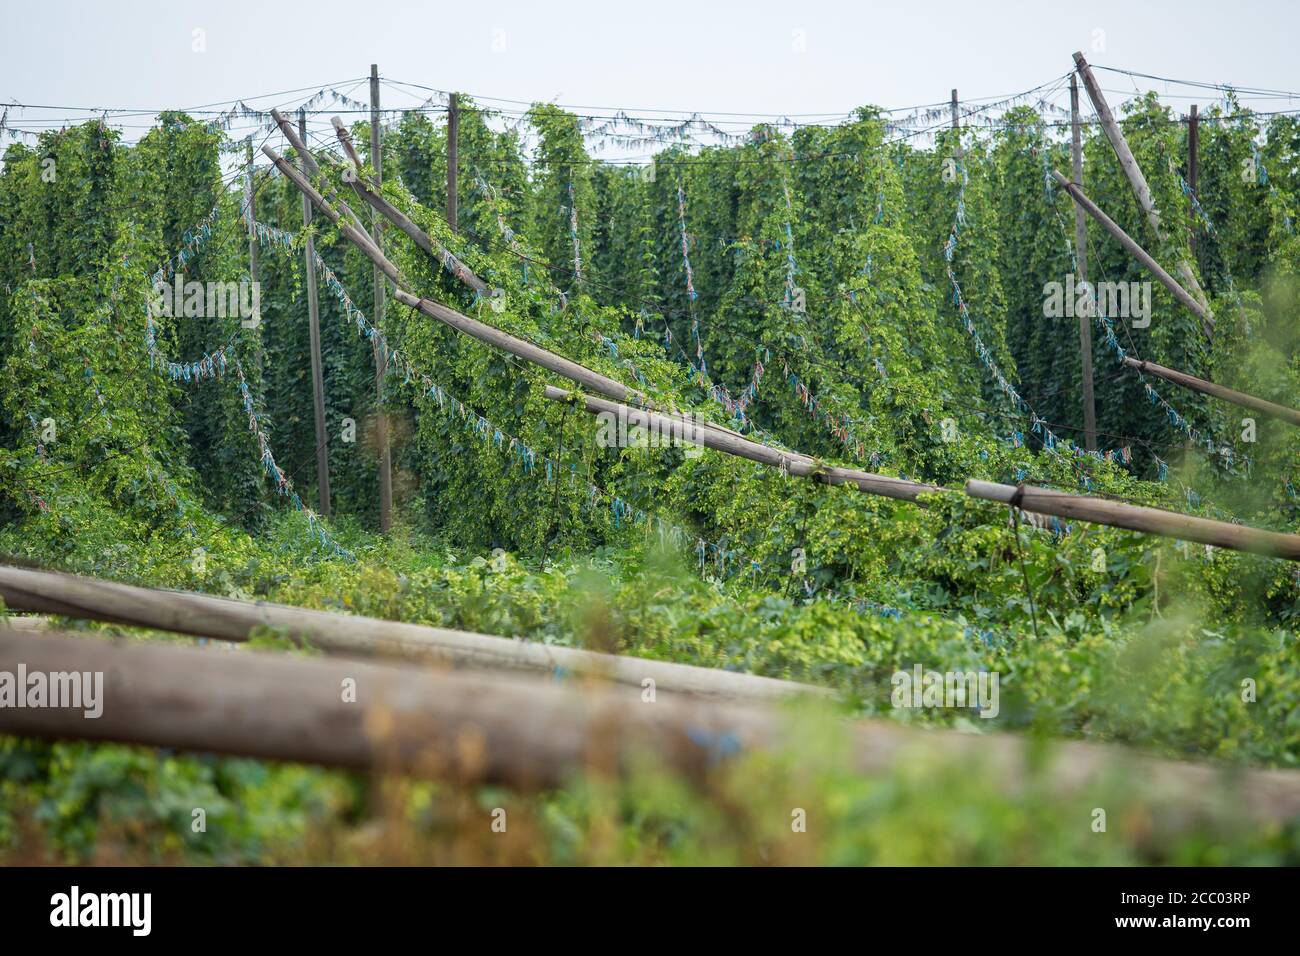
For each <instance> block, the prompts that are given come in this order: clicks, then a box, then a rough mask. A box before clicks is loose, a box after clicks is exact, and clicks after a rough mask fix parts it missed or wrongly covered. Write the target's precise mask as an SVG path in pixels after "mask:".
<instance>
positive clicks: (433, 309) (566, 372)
mask: <svg viewBox="0 0 1300 956" xmlns="http://www.w3.org/2000/svg"><path fill="white" fill-rule="evenodd" d="M262 152H263V153H265V154H266V156H267V158H269V159H270V160H271V161H272V162H273V163H275V165H276V168H277V169H279V170H280V172H281V173H283V174H284V175H285V176H286V177H287V178H288V179H289V180H290V181H292V182H293V184H294V185H295V186H297V187H298V189H299V190H301V191H302V193H303V195H304V196H306V197H308V198H309V199H310V200H311V202H312V203H313V204H315V206H316V208H317V209H319V210H320V211H321V212H322V213H323V214H324V215H325V216H326V217H327V218H329V219H330V221H331V222H333V223H334V224H335V225H336V226H337V227H338V229H339V231H340V232H341V233H343V235H344V236H345V237H346V238H347V239H348V240H350V241H351V242H352V243H353V244H355V245H356V246H357V248H358V249H360V250H361V251H362V252H363V253H364V254H365V255H366V256H367V257H368V258H370V260H371V261H372V262H373V263H374V264H375V265H377V266H378V267H379V269H380V270H381V271H382V272H383V273H384V274H385V275H386V276H388V278H389V279H391V280H392V282H393V284H394V285H395V286H396V288H395V289H394V291H393V298H395V299H396V300H397V301H399V302H401V303H402V304H403V305H406V306H410V307H411V308H412V309H417V310H419V311H420V312H422V313H424V314H425V315H427V316H429V318H431V319H437V320H438V321H439V322H441V323H443V324H444V325H447V326H450V327H451V328H453V329H455V330H456V331H458V332H464V333H465V334H466V335H468V336H470V337H472V338H476V339H478V340H479V341H480V342H485V343H487V344H488V345H492V346H495V347H496V348H499V349H501V350H502V351H505V352H509V353H511V354H512V355H515V356H517V357H519V358H522V359H524V360H525V361H528V362H532V363H533V364H535V365H539V366H541V367H542V368H546V369H549V370H550V371H552V372H555V373H556V374H558V375H563V376H564V377H565V378H567V379H569V380H570V381H573V382H576V383H578V384H580V385H583V386H585V387H587V388H590V389H591V390H592V391H594V392H599V393H600V394H602V395H609V396H610V397H611V398H617V399H619V400H620V401H624V400H627V399H629V398H636V399H638V400H641V401H645V400H646V396H645V395H644V393H642V392H639V391H637V390H636V389H632V388H629V387H628V386H626V385H624V384H623V383H622V382H619V381H616V380H615V379H612V378H609V377H608V376H605V375H601V374H600V373H599V372H594V371H592V370H591V369H589V368H587V367H585V366H583V365H579V364H578V363H577V362H573V361H570V360H569V359H566V358H564V357H562V356H559V355H556V354H555V353H554V352H549V351H547V350H546V349H544V348H541V347H540V346H537V345H533V344H532V343H531V342H525V341H524V340H523V339H519V338H516V337H515V336H513V335H510V334H509V333H508V332H502V331H501V330H500V329H497V328H494V327H492V326H490V325H486V324H484V323H482V322H479V321H477V320H476V319H471V318H470V317H469V316H467V315H462V314H461V313H460V312H457V311H456V310H455V309H452V308H448V307H447V306H445V305H442V304H440V303H438V302H434V301H432V300H430V299H422V298H418V297H417V296H414V295H411V294H410V293H409V292H407V291H406V290H404V289H403V288H402V287H401V285H400V284H399V283H400V282H401V279H400V276H399V275H398V272H397V267H396V266H394V265H393V264H392V262H390V261H389V260H388V259H387V258H386V257H385V256H384V255H383V254H382V253H379V252H377V251H376V250H375V249H374V248H373V247H371V246H368V245H367V244H366V243H365V241H364V239H362V237H361V236H360V235H359V234H358V233H357V231H356V230H355V229H353V228H352V227H351V226H349V225H348V224H347V223H346V222H342V221H340V218H339V214H338V212H337V211H336V210H335V209H334V208H333V207H332V206H330V204H329V203H328V202H327V201H326V200H325V198H324V197H323V196H321V194H320V193H319V192H317V191H316V190H315V189H314V188H313V187H312V185H311V183H309V182H307V180H306V179H304V178H303V176H302V175H301V174H300V173H299V172H298V171H297V170H296V169H294V168H293V166H292V165H290V164H289V163H287V162H286V161H285V159H284V157H282V156H281V155H280V154H279V153H277V152H276V151H275V150H274V149H272V148H271V147H270V146H263V147H262Z"/></svg>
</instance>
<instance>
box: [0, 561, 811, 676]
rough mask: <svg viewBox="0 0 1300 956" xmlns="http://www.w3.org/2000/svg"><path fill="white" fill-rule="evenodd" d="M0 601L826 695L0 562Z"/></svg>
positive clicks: (121, 620) (352, 651)
mask: <svg viewBox="0 0 1300 956" xmlns="http://www.w3.org/2000/svg"><path fill="white" fill-rule="evenodd" d="M0 597H2V598H4V603H5V606H6V607H8V608H10V609H11V610H24V611H35V612H39V613H43V614H58V615H62V616H65V617H75V618H88V619H90V620H95V621H104V622H107V623H111V624H126V625H130V626H133V627H147V628H153V629H155V630H161V631H173V632H176V633H180V634H192V635H194V636H197V637H214V638H219V639H221V640H227V641H239V642H243V641H246V640H248V639H249V637H250V636H251V634H252V632H253V631H254V630H256V629H257V628H261V627H267V628H272V629H274V630H275V631H277V632H280V633H283V634H285V635H286V636H288V637H289V638H291V639H292V640H294V641H296V642H297V643H299V644H302V645H304V646H308V647H314V648H319V649H320V650H323V651H326V652H327V653H331V654H342V655H351V656H357V655H360V656H365V657H371V656H374V657H384V658H393V659H397V660H404V661H411V662H419V663H425V664H436V665H440V666H444V667H469V668H491V669H498V670H515V671H528V672H532V673H540V674H549V675H552V676H563V675H566V674H567V675H576V676H590V677H598V678H601V679H604V680H611V681H614V682H616V683H621V684H627V685H630V686H633V687H637V688H640V687H641V686H642V682H643V681H645V680H647V679H649V680H652V681H654V684H655V687H656V690H658V691H662V692H664V693H672V694H691V695H696V696H701V697H712V698H726V699H732V700H769V699H775V698H780V697H788V696H790V695H793V694H822V695H825V694H829V693H830V691H829V690H828V689H827V688H823V687H814V686H812V685H809V684H799V683H796V682H794V681H786V680H775V679H773V678H770V677H759V676H757V675H755V674H744V673H740V672H736V671H724V670H714V669H712V668H707V667H693V666H690V665H688V664H673V663H669V662H667V661H654V660H647V659H644V658H638V657H623V656H617V655H613V654H598V653H596V652H594V651H584V650H580V649H578V648H572V647H557V646H555V645H550V644H540V643H536V642H532V641H523V640H519V639H517V638H508V637H494V636H492V635H489V634H474V633H470V632H468V631H455V630H449V629H447V628H442V627H427V626H424V625H419V624H405V623H402V622H400V621H385V620H380V619H378V618H373V617H359V616H353V615H349V614H335V613H333V612H330V611H314V610H310V609H307V608H299V607H289V606H287V605H284V604H270V603H266V602H262V601H259V602H257V603H253V602H251V601H236V600H233V599H230V598H222V597H214V596H212V595H209V594H197V593H195V592H192V591H171V590H163V589H159V588H144V587H137V586H135V585H131V584H122V583H120V582H117V581H105V580H101V579H99V578H91V577H83V576H81V575H75V574H65V573H63V572H59V571H39V570H34V569H30V568H15V567H9V566H6V565H0Z"/></svg>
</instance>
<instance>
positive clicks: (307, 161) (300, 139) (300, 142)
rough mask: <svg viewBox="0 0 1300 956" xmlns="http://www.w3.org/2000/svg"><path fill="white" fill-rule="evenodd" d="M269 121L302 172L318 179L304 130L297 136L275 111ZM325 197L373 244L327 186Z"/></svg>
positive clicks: (290, 125)
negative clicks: (290, 148) (282, 136)
mask: <svg viewBox="0 0 1300 956" xmlns="http://www.w3.org/2000/svg"><path fill="white" fill-rule="evenodd" d="M271 119H273V120H274V121H275V124H276V126H278V127H279V128H280V132H281V133H283V134H284V138H285V139H287V140H288V141H289V145H290V146H292V147H293V148H294V151H295V152H296V153H297V154H298V155H299V156H301V157H302V165H303V172H305V173H306V174H307V176H308V177H310V178H313V179H320V164H319V163H317V162H316V157H314V156H313V155H312V154H311V150H310V149H308V148H307V133H306V130H305V129H304V130H303V132H302V134H301V135H299V133H298V132H297V131H295V130H294V128H293V124H292V123H290V122H289V121H288V120H287V119H286V118H285V117H284V115H283V114H282V113H281V112H280V111H279V110H277V109H272V110H271ZM249 152H250V153H251V152H252V145H251V144H250V145H249ZM325 195H326V198H327V199H329V200H330V201H331V202H337V203H338V204H339V209H340V210H341V211H342V212H343V215H345V216H347V217H348V221H349V222H351V223H352V225H353V226H355V227H356V228H357V229H358V230H359V231H360V232H361V234H362V235H364V236H365V237H366V240H367V241H370V242H373V240H372V239H371V237H370V233H369V232H368V231H367V229H366V227H365V226H364V225H362V223H361V219H360V217H358V216H357V214H356V213H355V212H353V211H352V207H351V206H349V205H348V204H347V203H346V202H344V201H343V199H342V198H341V197H340V196H339V195H338V193H337V192H335V190H334V189H333V188H331V187H330V186H329V185H328V184H326V186H325Z"/></svg>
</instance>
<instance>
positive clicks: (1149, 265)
mask: <svg viewBox="0 0 1300 956" xmlns="http://www.w3.org/2000/svg"><path fill="white" fill-rule="evenodd" d="M1052 177H1053V178H1054V179H1055V180H1056V181H1057V183H1059V184H1060V185H1061V186H1062V187H1063V188H1064V189H1065V191H1066V192H1068V193H1069V194H1070V196H1071V197H1072V198H1073V199H1074V201H1075V202H1076V203H1078V204H1079V205H1080V206H1082V207H1083V209H1084V211H1085V212H1087V213H1088V215H1090V216H1092V218H1093V219H1096V220H1097V222H1098V223H1100V224H1101V226H1102V228H1103V229H1105V230H1106V231H1107V232H1109V233H1110V234H1111V235H1112V236H1114V237H1115V238H1116V239H1117V240H1119V243H1120V245H1122V246H1123V247H1124V248H1125V249H1127V250H1128V251H1129V253H1130V254H1131V255H1132V256H1133V258H1135V259H1137V261H1138V262H1140V263H1142V265H1144V266H1145V267H1146V269H1147V271H1148V272H1150V273H1151V274H1152V275H1153V276H1155V277H1156V279H1158V280H1159V281H1160V284H1161V285H1163V286H1164V287H1165V288H1166V289H1168V290H1169V291H1170V292H1172V293H1173V294H1174V298H1176V299H1177V300H1178V301H1179V302H1181V303H1182V304H1183V305H1184V306H1186V307H1187V309H1188V310H1190V311H1191V312H1192V313H1193V314H1194V315H1196V316H1198V317H1200V318H1201V319H1202V320H1203V321H1205V322H1208V321H1209V320H1210V314H1209V313H1208V312H1207V311H1206V310H1205V306H1203V305H1201V303H1199V302H1197V301H1196V300H1195V299H1193V298H1192V297H1191V296H1190V295H1189V294H1188V293H1187V290H1186V289H1184V288H1183V287H1182V286H1181V285H1179V284H1178V282H1177V281H1176V280H1175V279H1174V277H1173V276H1171V275H1170V274H1169V273H1168V272H1166V271H1165V270H1164V269H1163V268H1162V267H1161V265H1160V263H1158V262H1156V260H1155V259H1154V258H1152V256H1151V255H1150V254H1149V253H1148V252H1147V251H1146V250H1145V249H1143V248H1142V247H1141V246H1139V245H1138V244H1137V243H1136V242H1135V241H1134V240H1133V239H1132V237H1130V236H1129V234H1128V233H1126V232H1125V231H1124V230H1123V229H1121V228H1120V227H1119V226H1118V225H1117V224H1116V223H1115V220H1113V219H1111V218H1110V216H1108V215H1106V214H1105V213H1104V212H1102V211H1101V209H1099V208H1098V207H1097V204H1096V203H1094V202H1093V201H1092V200H1091V199H1089V198H1088V197H1087V196H1086V195H1084V192H1083V190H1082V189H1080V188H1079V187H1078V186H1076V185H1075V184H1074V183H1072V182H1070V181H1069V180H1068V179H1066V178H1065V177H1064V176H1062V175H1061V174H1060V173H1059V172H1057V171H1056V170H1052Z"/></svg>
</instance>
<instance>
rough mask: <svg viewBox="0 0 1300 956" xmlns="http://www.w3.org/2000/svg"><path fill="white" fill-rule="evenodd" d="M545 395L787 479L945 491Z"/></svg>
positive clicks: (906, 492) (646, 415)
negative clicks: (777, 470) (775, 470)
mask: <svg viewBox="0 0 1300 956" xmlns="http://www.w3.org/2000/svg"><path fill="white" fill-rule="evenodd" d="M545 395H546V397H547V398H549V399H550V400H551V401H553V402H568V401H572V400H576V401H579V402H581V403H582V406H583V408H584V409H585V410H586V411H588V412H590V413H591V414H593V415H602V414H605V415H614V416H616V417H619V418H623V419H625V420H626V422H627V423H628V424H629V425H637V426H640V427H641V428H644V429H646V430H648V431H652V432H654V433H657V434H659V435H663V436H667V437H669V438H671V439H674V440H676V441H681V442H685V443H688V444H695V445H703V446H704V447H706V448H713V449H715V450H717V451H723V452H727V453H728V454H732V455H736V456H738V457H740V458H748V459H749V460H750V461H757V462H761V463H762V464H765V465H772V466H773V467H776V468H780V469H781V470H782V471H784V472H787V473H789V474H791V475H797V476H800V477H812V478H815V479H816V480H818V481H821V482H823V483H825V484H828V485H843V484H849V485H855V486H856V487H857V488H858V490H859V491H864V492H866V493H868V494H873V495H883V496H884V497H886V498H897V499H900V500H902V501H916V499H917V497H918V496H919V495H923V494H930V493H933V492H940V491H944V490H945V489H943V488H940V487H939V486H938V485H929V484H925V483H923V482H919V481H907V480H905V479H902V478H892V477H890V476H889V475H877V474H873V473H871V472H867V471H858V470H856V469H853V468H840V467H837V466H833V465H826V464H822V463H820V462H817V461H815V460H814V459H812V458H809V457H808V456H807V455H801V454H799V453H797V452H788V451H785V450H783V449H780V448H773V447H772V446H770V445H763V444H760V443H759V442H754V441H750V440H749V439H748V438H742V437H741V436H739V435H735V434H731V433H729V432H719V431H716V430H710V429H704V428H698V427H696V426H695V425H694V423H692V422H687V421H683V420H681V419H678V418H671V417H669V416H666V415H660V414H658V413H657V412H652V411H647V410H645V409H641V408H631V407H629V406H627V405H619V404H617V403H615V402H607V401H605V400H604V399H599V398H595V397H593V396H591V395H575V394H574V393H571V392H566V391H565V390H564V389H562V388H556V387H555V386H553V385H548V386H546V391H545Z"/></svg>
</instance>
